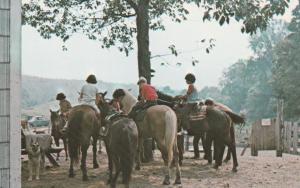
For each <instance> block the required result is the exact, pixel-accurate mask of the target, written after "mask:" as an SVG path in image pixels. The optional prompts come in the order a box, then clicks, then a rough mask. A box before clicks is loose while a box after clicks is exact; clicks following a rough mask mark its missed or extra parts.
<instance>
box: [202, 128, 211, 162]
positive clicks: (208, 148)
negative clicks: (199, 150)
mask: <svg viewBox="0 0 300 188" xmlns="http://www.w3.org/2000/svg"><path fill="white" fill-rule="evenodd" d="M212 142H213V137H212V133H210V132H208V133H207V136H206V141H205V142H204V143H205V145H206V146H205V147H204V149H205V150H206V151H205V155H206V159H207V161H208V164H211V163H212V155H211V145H212Z"/></svg>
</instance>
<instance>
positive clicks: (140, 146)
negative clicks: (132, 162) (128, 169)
mask: <svg viewBox="0 0 300 188" xmlns="http://www.w3.org/2000/svg"><path fill="white" fill-rule="evenodd" d="M138 140H139V143H138V150H137V154H136V167H135V169H136V170H140V169H141V152H143V140H144V139H143V138H142V137H139V139H138Z"/></svg>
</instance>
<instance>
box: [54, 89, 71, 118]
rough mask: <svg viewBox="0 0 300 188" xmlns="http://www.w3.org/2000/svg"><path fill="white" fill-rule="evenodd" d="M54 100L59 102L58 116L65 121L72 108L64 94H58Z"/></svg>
mask: <svg viewBox="0 0 300 188" xmlns="http://www.w3.org/2000/svg"><path fill="white" fill-rule="evenodd" d="M56 100H58V101H59V111H60V115H61V116H62V117H63V118H64V119H65V120H66V118H67V114H68V112H69V110H70V109H71V108H72V106H71V103H70V102H69V101H68V100H67V99H66V95H65V94H64V93H58V94H57V95H56Z"/></svg>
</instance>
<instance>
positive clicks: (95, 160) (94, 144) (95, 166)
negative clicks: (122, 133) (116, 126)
mask: <svg viewBox="0 0 300 188" xmlns="http://www.w3.org/2000/svg"><path fill="white" fill-rule="evenodd" d="M97 140H98V138H97V136H94V137H93V168H99V164H98V162H97Z"/></svg>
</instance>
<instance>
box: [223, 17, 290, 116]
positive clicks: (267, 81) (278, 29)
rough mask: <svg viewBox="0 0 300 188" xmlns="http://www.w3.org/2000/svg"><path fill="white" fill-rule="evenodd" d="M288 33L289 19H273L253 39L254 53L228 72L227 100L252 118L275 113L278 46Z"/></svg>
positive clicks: (226, 76)
mask: <svg viewBox="0 0 300 188" xmlns="http://www.w3.org/2000/svg"><path fill="white" fill-rule="evenodd" d="M287 33H288V31H287V24H286V23H285V22H283V21H279V20H275V21H272V22H271V23H270V25H269V27H268V28H267V29H266V31H264V32H258V33H257V34H256V35H253V36H252V37H251V38H250V47H251V49H252V50H253V52H254V55H253V56H252V57H250V58H249V59H247V60H240V61H239V62H237V63H235V64H233V65H232V66H231V67H229V69H228V70H227V71H226V72H225V73H224V77H223V80H222V82H221V86H222V93H223V94H224V95H225V96H226V97H225V98H226V101H225V103H226V104H227V105H229V106H230V107H232V108H233V110H235V111H237V112H239V111H245V112H246V115H247V119H249V120H257V119H261V118H270V117H274V116H275V109H276V96H275V95H274V91H273V87H272V84H271V81H272V69H273V61H274V58H273V57H274V55H275V52H274V49H275V47H276V45H277V44H278V43H279V42H280V41H281V40H282V39H283V38H284V37H285V36H286V35H287Z"/></svg>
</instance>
